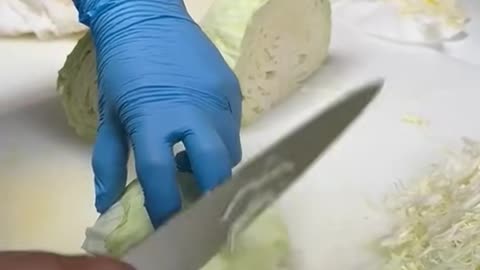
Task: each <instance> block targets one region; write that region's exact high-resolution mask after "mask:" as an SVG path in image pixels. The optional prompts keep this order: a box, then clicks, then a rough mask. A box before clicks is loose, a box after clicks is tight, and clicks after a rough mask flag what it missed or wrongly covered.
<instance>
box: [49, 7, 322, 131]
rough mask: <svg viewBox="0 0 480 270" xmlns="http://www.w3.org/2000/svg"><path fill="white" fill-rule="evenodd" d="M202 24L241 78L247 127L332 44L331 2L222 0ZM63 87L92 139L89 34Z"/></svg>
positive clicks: (77, 123)
mask: <svg viewBox="0 0 480 270" xmlns="http://www.w3.org/2000/svg"><path fill="white" fill-rule="evenodd" d="M199 24H200V26H201V28H202V30H203V31H204V32H205V33H206V34H207V35H208V37H209V38H210V39H211V40H212V41H213V43H214V44H215V46H216V47H217V48H218V49H219V51H220V52H221V54H222V55H223V57H224V58H225V60H226V61H227V63H228V65H229V66H230V67H231V68H232V69H233V70H234V72H235V74H236V75H237V77H238V78H239V81H240V85H241V90H242V95H243V98H244V99H243V115H242V125H244V126H245V125H248V124H250V123H251V122H253V121H254V120H255V119H256V118H257V117H258V116H259V115H261V114H262V113H263V112H265V111H267V110H269V109H270V108H272V107H273V106H275V105H277V104H278V103H280V102H282V101H283V100H285V98H286V97H288V96H289V95H290V94H292V93H293V92H295V90H297V89H299V88H300V87H301V85H302V82H303V81H304V80H305V79H307V78H308V77H309V76H310V75H311V74H313V73H314V72H315V71H316V70H318V69H319V68H320V67H321V66H322V64H323V63H324V60H325V59H326V57H327V55H328V48H329V44H330V34H331V10H330V2H329V0H296V1H291V0H236V1H232V0H216V1H214V2H213V4H212V6H211V7H210V8H209V10H208V11H207V14H206V15H205V16H204V17H203V20H201V21H200V23H199ZM57 91H58V93H59V94H60V95H61V99H62V103H63V107H64V110H65V111H66V114H67V118H68V121H69V123H70V125H71V126H72V127H73V128H74V129H75V131H76V133H77V134H79V135H80V136H82V137H85V138H89V139H92V138H93V137H94V136H95V132H96V126H97V83H96V63H95V52H94V50H93V47H92V41H91V36H90V34H89V33H87V34H86V35H85V36H84V37H83V38H82V39H81V40H80V41H79V42H78V44H77V45H76V47H75V48H74V50H73V51H72V52H71V54H70V55H69V56H68V57H67V60H66V62H65V65H64V66H63V68H62V69H61V70H60V71H59V77H58V83H57Z"/></svg>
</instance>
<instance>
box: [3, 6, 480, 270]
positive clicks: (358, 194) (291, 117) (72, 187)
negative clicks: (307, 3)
mask: <svg viewBox="0 0 480 270" xmlns="http://www.w3.org/2000/svg"><path fill="white" fill-rule="evenodd" d="M209 1H210V0H209ZM333 33H334V39H333V44H332V49H331V57H330V59H329V61H328V63H327V65H326V66H325V68H323V69H322V70H321V71H320V72H319V73H318V74H317V76H315V78H313V79H312V80H311V81H310V82H309V83H308V84H307V86H306V87H305V90H304V91H302V93H301V94H300V95H298V96H296V97H295V98H292V100H290V102H289V103H288V104H285V106H282V107H281V108H278V109H276V110H273V111H272V113H270V114H268V115H267V116H266V117H264V118H263V119H261V120H260V122H258V123H257V124H256V125H254V126H252V128H250V129H248V130H246V131H245V133H244V134H243V141H244V149H245V150H244V151H245V153H246V156H247V157H248V156H251V155H253V154H254V153H256V152H258V151H259V149H260V148H262V147H265V146H266V145H268V144H269V143H270V142H271V140H272V139H274V138H278V136H279V135H282V134H284V132H285V131H287V130H288V128H289V127H292V126H293V125H297V124H298V123H299V122H300V121H301V120H302V119H304V118H305V117H306V116H307V115H310V114H311V113H312V112H313V111H315V110H317V109H318V108H319V105H320V104H322V103H324V102H325V101H326V100H327V99H328V98H329V97H331V96H333V95H335V94H336V93H335V92H336V91H341V90H342V89H344V88H345V87H347V88H348V87H350V86H355V85H358V82H362V81H365V80H367V79H369V78H372V77H377V76H379V75H380V76H383V75H384V76H386V78H387V81H386V85H385V88H384V90H383V92H382V94H381V95H380V96H379V98H378V99H377V100H376V101H375V103H374V104H372V106H371V108H370V109H369V111H368V112H367V113H366V114H365V115H364V116H363V117H362V118H361V119H360V121H358V122H357V123H356V124H355V125H354V126H353V127H352V129H351V130H350V132H348V133H347V134H346V135H345V136H344V137H343V138H342V139H341V140H340V141H339V142H338V143H337V144H336V145H335V147H333V148H332V149H331V151H330V152H329V154H328V155H326V156H325V157H323V158H322V159H321V160H320V161H319V162H318V164H316V166H315V167H313V168H312V169H311V170H310V171H309V172H308V173H307V174H306V175H305V177H304V178H303V179H302V181H301V182H299V183H298V185H297V186H295V187H294V188H293V189H292V190H291V191H290V192H289V194H288V196H286V197H285V198H284V199H283V200H282V202H281V206H282V208H283V209H285V215H286V217H287V218H288V223H289V224H290V225H291V226H290V227H291V230H292V238H293V240H294V242H295V246H296V252H295V254H296V255H297V256H298V258H299V262H300V264H301V265H302V266H303V267H299V268H298V270H307V269H308V270H310V269H311V270H318V269H334V270H337V269H338V270H344V269H345V270H350V269H352V270H353V269H355V270H357V269H372V267H371V266H366V263H367V262H368V260H369V257H368V256H367V250H368V249H367V248H366V247H365V246H364V245H366V244H367V243H368V241H369V240H372V238H373V237H374V236H376V235H378V234H379V233H381V232H382V231H383V230H384V229H385V228H386V227H385V226H384V221H383V220H382V219H381V217H379V216H378V215H377V214H376V213H375V212H374V211H373V210H372V209H371V207H369V206H368V203H367V202H369V201H370V202H374V201H378V199H379V198H380V197H381V196H382V195H383V194H384V192H385V191H386V190H388V189H389V188H390V187H391V185H392V183H393V182H395V181H397V180H400V179H403V180H408V179H409V178H410V177H412V176H413V175H417V174H419V173H421V171H422V170H423V169H424V168H425V167H426V166H428V165H429V164H430V162H432V161H435V160H436V159H437V158H440V157H441V156H440V151H441V150H443V147H445V146H450V145H454V144H455V143H457V142H458V141H459V139H460V137H461V136H470V137H472V138H480V123H477V115H480V106H478V100H479V98H480V94H479V91H478V90H479V86H480V77H479V74H480V68H478V67H474V66H472V65H468V64H465V63H462V62H460V61H457V60H454V59H451V58H448V57H446V56H442V55H439V54H438V53H435V52H433V51H430V50H424V49H419V48H415V47H400V46H393V45H389V44H387V43H385V42H380V41H377V40H374V39H367V38H366V37H365V36H363V35H360V34H358V33H355V32H354V31H352V30H351V29H349V28H347V27H344V26H342V25H341V24H338V23H335V27H334V31H333ZM477 40H478V39H477ZM72 46H73V43H72V42H69V41H58V42H54V43H45V42H33V41H26V40H25V41H0V59H1V61H0V71H1V72H0V149H1V150H2V151H1V152H0V161H1V162H0V216H1V222H0V227H1V230H0V249H26V248H40V249H47V250H53V251H59V252H67V253H71V252H79V251H80V248H79V247H80V244H81V241H82V240H83V233H84V229H85V227H86V226H88V225H90V224H92V222H93V221H94V219H95V217H96V214H95V212H94V208H93V193H92V191H93V186H92V176H91V172H90V167H89V166H90V165H89V164H90V146H89V145H85V144H83V143H82V142H81V141H80V140H78V138H76V136H75V135H74V134H73V132H72V131H71V130H70V129H69V128H68V127H67V126H66V124H65V118H64V116H63V113H62V110H61V108H60V105H59V101H58V100H57V98H56V96H55V90H54V89H55V80H56V75H57V74H56V72H57V70H58V69H59V68H60V67H61V65H62V64H63V61H64V59H65V56H66V54H67V53H68V52H69V51H70V50H71V48H72ZM469 53H470V54H472V53H475V52H469ZM476 53H477V56H476V57H478V52H476ZM300 110H303V111H302V112H300ZM405 114H414V115H417V116H421V117H423V118H424V119H427V120H428V121H429V122H430V124H429V126H427V127H424V128H419V127H416V126H412V125H409V124H406V123H403V122H402V121H401V119H402V117H403V116H405ZM279 120H280V121H279ZM311 143H314V142H311Z"/></svg>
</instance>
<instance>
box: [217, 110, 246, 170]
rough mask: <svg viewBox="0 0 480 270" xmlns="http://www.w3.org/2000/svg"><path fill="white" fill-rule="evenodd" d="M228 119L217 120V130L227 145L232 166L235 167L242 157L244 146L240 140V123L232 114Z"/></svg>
mask: <svg viewBox="0 0 480 270" xmlns="http://www.w3.org/2000/svg"><path fill="white" fill-rule="evenodd" d="M226 117H227V119H220V120H218V122H217V125H218V128H217V132H218V134H219V135H220V137H221V139H222V141H223V143H224V144H225V146H226V147H227V150H228V154H229V157H230V161H231V165H230V166H231V167H232V168H233V167H235V166H236V165H237V164H238V163H240V161H241V159H242V146H241V141H240V123H239V122H238V123H237V122H235V120H234V118H233V116H232V115H227V116H226Z"/></svg>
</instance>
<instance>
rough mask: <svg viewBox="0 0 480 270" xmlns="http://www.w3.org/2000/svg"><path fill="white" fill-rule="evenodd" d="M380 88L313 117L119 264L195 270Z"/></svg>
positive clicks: (144, 269) (376, 85)
mask: <svg viewBox="0 0 480 270" xmlns="http://www.w3.org/2000/svg"><path fill="white" fill-rule="evenodd" d="M382 86H383V80H375V81H372V82H371V83H368V84H366V85H364V86H363V87H361V88H359V89H358V90H356V91H353V93H351V94H349V95H347V96H346V97H345V98H343V99H341V100H340V101H338V102H336V103H335V104H334V105H332V106H330V107H328V108H327V109H326V110H325V111H323V112H321V113H319V114H318V115H316V116H314V117H313V118H312V119H310V120H309V121H307V122H306V124H304V125H302V126H300V127H299V128H297V129H296V130H295V131H293V132H292V133H291V134H290V135H287V136H285V138H283V139H281V140H279V142H277V143H276V144H274V145H273V146H272V147H270V148H268V149H267V150H266V151H264V152H263V153H262V154H261V155H259V156H258V157H256V158H254V159H253V160H252V161H250V162H248V163H247V164H246V165H245V166H244V167H242V168H241V169H239V170H238V171H237V172H236V173H235V174H234V175H233V176H232V177H231V179H229V180H228V181H226V182H225V183H224V184H222V185H221V186H219V187H217V188H216V189H215V190H213V191H212V192H210V193H207V194H205V195H203V196H202V197H201V198H200V199H198V201H197V202H196V203H194V204H193V205H191V206H190V207H189V208H187V209H185V210H184V211H182V212H180V213H179V214H177V215H175V216H173V217H172V218H171V219H170V220H169V221H168V222H166V223H165V224H164V225H163V226H161V227H160V228H158V229H157V230H156V231H155V232H154V233H153V234H152V235H151V236H149V237H147V238H146V239H145V240H144V241H143V242H141V243H140V244H138V245H137V246H135V247H133V248H132V249H131V250H130V251H129V252H127V254H126V255H125V256H124V257H123V261H125V262H127V263H129V264H131V265H132V266H134V267H135V268H136V269H137V270H199V269H200V268H202V266H204V265H205V264H206V263H207V262H208V261H209V260H210V259H211V258H212V257H213V256H214V255H215V254H216V253H218V252H219V250H220V249H221V248H222V247H224V246H225V244H228V243H232V240H234V237H235V235H236V234H237V233H239V232H241V231H242V230H243V229H245V228H246V227H247V226H248V225H249V224H250V223H251V222H252V221H253V220H254V219H255V218H256V217H257V216H258V215H259V214H261V213H262V212H263V210H265V209H266V208H268V207H269V206H270V205H271V204H272V203H273V202H275V201H276V199H278V198H279V197H280V196H281V195H282V194H283V193H284V191H285V190H286V189H287V188H288V187H290V186H291V185H292V184H293V183H294V182H295V181H296V180H297V179H298V178H299V176H301V175H302V174H303V173H304V172H305V170H306V169H307V168H308V167H309V166H310V165H311V164H312V163H313V162H314V161H315V160H316V159H317V158H318V157H319V156H320V155H321V154H322V153H323V152H324V151H325V150H326V149H327V148H328V147H329V146H330V145H331V144H332V142H334V141H335V140H336V139H337V138H338V137H339V135H340V134H342V133H343V131H344V130H345V129H346V128H347V127H348V126H349V125H350V124H351V123H352V122H353V121H354V120H355V119H356V118H357V116H358V115H359V114H361V112H362V111H363V110H364V108H365V107H366V106H367V105H368V104H369V103H370V102H371V100H372V99H373V98H374V97H375V96H376V95H377V93H378V92H379V91H380V89H381V88H382Z"/></svg>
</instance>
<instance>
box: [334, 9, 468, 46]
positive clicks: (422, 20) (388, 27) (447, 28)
mask: <svg viewBox="0 0 480 270" xmlns="http://www.w3.org/2000/svg"><path fill="white" fill-rule="evenodd" d="M335 3H336V5H335V12H336V14H337V16H339V18H340V19H341V20H343V21H345V22H347V23H348V24H350V25H352V26H353V27H354V28H356V29H359V30H361V31H362V32H365V33H367V34H369V35H372V36H375V37H379V38H382V39H385V40H390V41H394V42H396V43H400V44H403V43H407V44H417V45H429V46H433V47H435V46H434V45H439V44H442V43H445V42H454V41H458V40H462V39H464V38H466V37H467V36H468V33H466V25H467V23H468V21H469V17H468V15H467V12H466V10H465V9H464V8H463V7H462V5H461V3H460V1H459V0H338V1H336V2H335Z"/></svg>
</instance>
